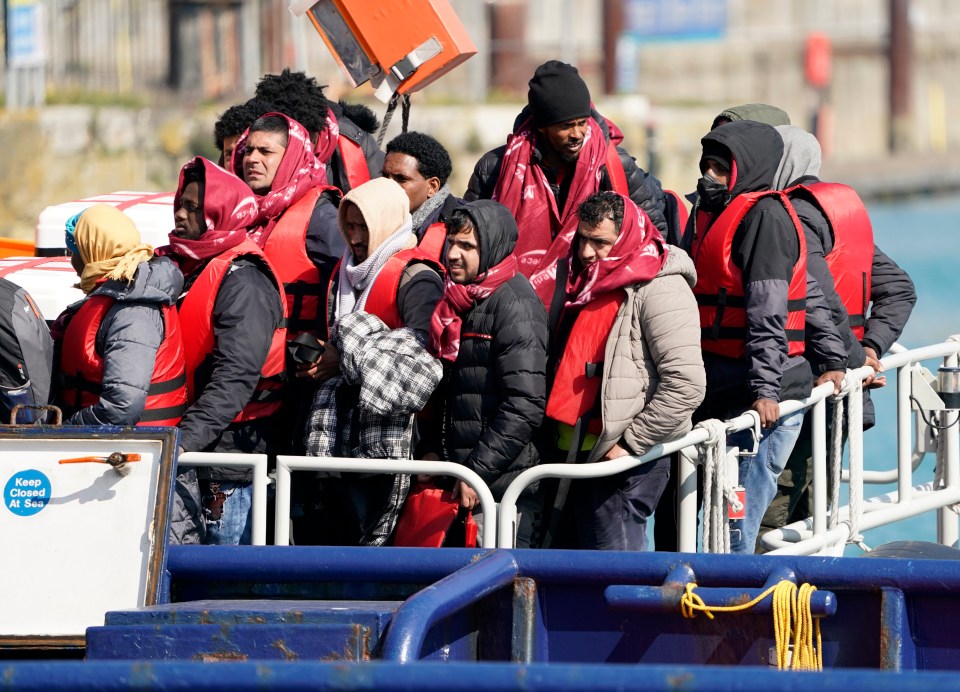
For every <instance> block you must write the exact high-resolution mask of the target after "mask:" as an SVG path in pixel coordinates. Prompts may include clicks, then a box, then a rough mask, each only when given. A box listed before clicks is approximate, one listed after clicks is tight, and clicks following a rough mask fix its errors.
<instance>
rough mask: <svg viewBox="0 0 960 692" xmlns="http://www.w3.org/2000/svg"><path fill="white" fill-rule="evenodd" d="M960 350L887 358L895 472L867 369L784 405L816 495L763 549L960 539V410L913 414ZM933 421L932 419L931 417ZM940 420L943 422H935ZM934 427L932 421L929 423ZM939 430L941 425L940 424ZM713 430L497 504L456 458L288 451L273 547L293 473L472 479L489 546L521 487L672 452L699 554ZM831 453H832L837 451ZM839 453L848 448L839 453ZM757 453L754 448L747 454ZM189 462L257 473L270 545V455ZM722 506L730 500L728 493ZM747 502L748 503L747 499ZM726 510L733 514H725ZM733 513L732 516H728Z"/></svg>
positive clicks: (730, 461) (510, 515)
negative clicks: (866, 436) (925, 466)
mask: <svg viewBox="0 0 960 692" xmlns="http://www.w3.org/2000/svg"><path fill="white" fill-rule="evenodd" d="M958 353H960V337H951V339H950V340H948V341H945V342H943V343H939V344H934V345H930V346H925V347H922V348H917V349H911V350H906V349H903V348H902V347H897V348H895V349H891V353H890V354H889V355H887V356H886V357H885V358H883V359H882V360H881V363H882V364H883V367H884V372H885V373H886V374H888V375H891V374H893V377H895V379H896V398H895V407H896V427H897V447H896V452H897V453H896V458H897V464H896V467H895V468H892V469H886V470H880V471H865V470H864V469H863V418H862V383H863V380H864V379H865V378H866V377H868V376H869V375H871V374H872V373H873V370H872V369H871V368H869V367H866V366H865V367H862V368H859V369H856V370H850V371H848V373H847V376H846V378H845V381H844V387H843V391H842V392H841V394H840V395H839V396H837V397H833V396H832V395H833V386H832V384H830V383H826V384H823V385H820V386H819V387H817V388H815V389H814V390H813V392H812V393H811V395H810V396H809V397H808V398H806V399H804V400H802V401H786V402H782V403H781V405H780V414H781V418H782V417H784V416H787V415H790V414H791V413H794V412H796V411H799V410H808V415H809V416H810V425H811V431H812V443H813V453H812V458H813V462H812V467H813V482H812V485H811V492H812V497H813V512H812V517H811V518H809V519H806V520H805V521H802V522H795V523H793V524H790V525H788V526H785V527H783V528H782V529H778V530H776V531H770V532H767V533H766V534H764V535H763V536H761V543H762V545H763V546H764V547H765V548H766V549H767V550H769V551H770V552H771V553H774V554H816V553H819V554H841V553H842V550H843V547H844V546H845V545H846V544H847V543H861V542H862V538H861V532H862V531H865V530H868V529H873V528H876V527H878V526H883V525H885V524H889V523H893V522H896V521H901V520H903V519H906V518H909V517H912V516H916V515H918V514H922V513H925V512H929V511H932V510H937V511H938V513H939V514H938V527H937V528H938V531H937V537H938V541H939V542H940V543H943V544H945V545H953V544H955V543H956V542H957V540H958V538H960V525H958V520H957V515H956V514H955V513H954V512H953V511H952V509H951V506H953V505H955V504H958V503H960V438H958V429H960V426H958V425H956V423H957V420H958V418H960V412H957V411H951V410H945V411H941V412H939V415H940V418H939V420H940V423H939V424H937V423H935V422H934V423H933V425H932V426H931V425H930V424H928V422H927V421H928V420H929V418H930V415H928V414H932V413H934V412H927V413H925V412H923V411H919V410H915V409H916V408H918V406H914V405H913V403H912V402H913V401H916V399H915V398H914V396H913V392H914V388H915V386H916V382H917V380H918V379H919V378H922V376H923V369H922V366H921V365H920V364H921V362H922V361H926V360H932V359H942V361H943V364H944V365H945V366H948V367H955V366H956V364H957V362H958ZM828 400H831V401H833V402H836V403H834V407H836V406H839V405H841V403H842V404H843V405H844V406H845V407H846V408H847V409H848V413H847V414H846V416H845V419H844V420H845V423H844V425H845V429H846V433H847V435H846V437H847V440H846V442H847V447H848V453H847V455H846V456H847V458H848V463H847V468H846V469H842V475H840V474H841V470H840V469H836V468H835V466H833V464H834V463H841V464H842V459H843V454H842V447H841V446H840V440H839V439H837V438H836V437H834V438H833V439H830V438H829V437H828V430H830V429H831V428H833V427H836V426H828V425H827V420H826V418H827V416H826V414H827V410H828V406H827V404H828ZM925 416H926V419H925ZM934 417H935V416H934ZM931 422H932V421H931ZM938 425H939V428H938V427H937V426H938ZM722 426H723V429H724V430H725V432H726V433H733V432H737V431H740V430H747V429H753V430H755V431H756V432H755V434H754V438H755V439H757V437H758V435H759V418H758V417H757V415H756V414H755V413H753V412H751V411H748V412H746V413H744V414H742V415H740V416H737V417H736V418H732V419H730V420H727V421H723V422H722ZM709 436H710V433H709V432H708V430H707V428H706V427H696V428H694V429H693V430H691V431H690V432H688V433H687V434H685V435H683V436H681V437H678V438H677V439H674V440H669V441H665V442H663V443H661V444H658V445H656V446H655V447H653V448H651V449H650V450H648V451H647V452H646V453H645V454H643V455H642V456H625V457H621V458H618V459H614V460H610V461H601V462H596V463H592V464H540V465H538V466H536V467H533V468H530V469H527V470H526V471H524V472H523V473H521V474H520V475H519V476H517V478H516V479H514V481H513V482H512V483H511V484H510V486H509V487H508V488H507V490H506V491H505V492H504V495H503V498H502V500H501V502H500V504H499V507H498V506H497V504H496V502H495V500H494V498H493V495H492V493H491V491H490V489H489V487H488V486H487V484H486V483H484V482H483V480H482V479H481V478H480V476H478V475H477V474H476V473H474V472H473V471H471V470H470V469H468V468H466V467H465V466H462V465H460V464H456V463H453V462H444V461H425V460H398V459H345V458H324V457H306V456H288V455H281V456H279V457H278V458H277V471H276V509H275V517H276V519H277V521H276V522H275V528H274V542H275V543H276V544H277V545H289V543H290V524H289V517H290V509H291V495H290V490H291V485H292V479H291V473H292V472H294V471H314V472H318V473H320V474H323V473H328V474H339V473H403V474H428V475H443V476H452V477H454V478H457V479H459V480H463V481H465V482H466V483H467V484H469V485H470V486H471V487H472V488H473V489H474V490H475V491H476V492H477V494H478V496H479V498H480V507H481V511H482V512H483V517H482V522H481V523H482V531H481V537H482V540H481V543H482V547H484V548H493V547H504V548H509V547H513V546H514V545H515V533H516V523H517V500H518V498H519V497H520V495H521V493H522V492H523V490H524V489H525V488H527V487H529V486H530V485H532V484H533V483H535V482H537V481H539V480H541V479H544V478H561V479H563V478H567V479H582V478H601V477H605V476H611V475H615V474H618V473H621V472H623V471H626V470H628V469H631V468H635V467H637V466H639V465H641V464H644V463H648V462H650V461H653V460H655V459H659V458H661V457H663V456H666V455H668V454H672V453H674V452H681V454H680V455H679V458H680V463H679V478H678V486H679V487H678V540H679V549H680V551H681V552H696V551H697V547H698V535H697V534H698V528H697V527H698V522H697V518H698V514H699V508H698V498H697V493H698V489H697V459H698V458H699V457H700V456H701V455H702V454H703V453H704V452H705V448H706V446H707V445H708V438H709ZM831 447H833V454H830V450H831ZM721 451H722V452H723V453H724V457H725V459H726V464H727V466H726V468H727V474H728V476H729V477H731V478H734V479H735V478H736V468H737V462H738V458H739V456H740V455H741V450H739V449H737V448H736V447H731V446H726V445H722V446H721ZM838 451H839V452H840V453H839V454H838ZM931 451H934V452H936V454H937V457H938V464H939V465H940V468H941V469H942V473H940V474H939V476H938V482H936V483H933V484H931V483H921V484H915V483H914V481H913V473H914V471H916V470H917V469H918V468H919V466H920V464H921V463H922V461H923V460H924V458H925V456H926V454H927V453H928V452H931ZM742 453H743V454H749V451H743V452H742ZM179 463H180V464H181V465H184V466H235V467H240V468H244V467H245V468H250V469H252V470H253V478H254V483H253V532H252V542H253V544H254V545H263V544H265V543H266V538H267V536H266V532H267V529H266V525H267V522H266V519H267V491H268V488H269V485H270V483H271V479H270V478H269V477H268V476H267V459H266V456H265V455H247V454H207V453H187V454H184V455H182V456H181V458H180V462H179ZM831 476H832V477H833V478H836V477H838V476H839V477H840V478H841V479H842V482H843V483H846V484H847V486H848V491H849V493H848V494H849V498H850V500H849V502H848V504H847V505H845V506H842V507H840V506H839V502H838V497H839V494H838V491H836V490H834V492H833V497H832V498H828V497H827V492H828V489H830V488H831V486H832V485H834V484H833V483H831V481H830V480H828V478H830V477H831ZM893 482H895V483H896V484H897V490H896V491H895V492H890V493H884V494H879V495H876V496H873V497H870V498H864V490H863V489H864V485H865V484H871V483H893ZM719 501H721V502H725V500H724V499H723V498H722V497H720V498H719ZM748 501H749V500H748ZM724 509H725V508H724ZM724 516H725V515H724Z"/></svg>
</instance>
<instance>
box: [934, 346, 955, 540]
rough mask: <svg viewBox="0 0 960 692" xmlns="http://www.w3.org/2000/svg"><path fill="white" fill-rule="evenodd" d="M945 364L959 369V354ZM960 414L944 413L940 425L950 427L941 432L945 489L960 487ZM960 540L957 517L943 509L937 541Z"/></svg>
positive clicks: (948, 357)
mask: <svg viewBox="0 0 960 692" xmlns="http://www.w3.org/2000/svg"><path fill="white" fill-rule="evenodd" d="M943 364H944V365H945V366H947V367H954V368H955V367H957V354H953V355H949V356H946V357H945V358H944V359H943ZM958 417H960V412H957V411H944V412H943V417H942V419H941V421H940V425H949V426H950V427H949V428H947V429H946V430H941V431H940V435H941V440H942V444H943V445H944V446H945V449H944V454H943V455H942V457H943V465H944V469H943V485H944V487H945V488H951V489H953V488H956V487H958V485H960V432H958V430H957V428H958V427H960V423H958V422H957V418H958ZM958 540H960V525H958V523H957V515H956V514H955V513H954V511H953V510H952V509H950V507H941V508H940V511H939V512H938V513H937V541H938V542H939V543H941V544H943V545H956V544H957V541H958Z"/></svg>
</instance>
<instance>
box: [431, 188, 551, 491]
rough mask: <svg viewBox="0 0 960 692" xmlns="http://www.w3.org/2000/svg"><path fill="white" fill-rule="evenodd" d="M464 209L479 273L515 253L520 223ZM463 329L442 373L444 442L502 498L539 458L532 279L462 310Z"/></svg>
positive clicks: (539, 359) (540, 320)
mask: <svg viewBox="0 0 960 692" xmlns="http://www.w3.org/2000/svg"><path fill="white" fill-rule="evenodd" d="M462 208H464V209H466V210H467V211H468V213H469V214H470V216H471V217H472V218H473V219H474V223H475V225H476V226H477V227H478V228H481V229H483V230H482V231H480V233H479V234H478V235H479V240H480V272H481V273H482V272H485V271H486V270H487V269H489V268H490V267H492V266H495V265H497V264H499V263H500V262H501V261H502V260H503V259H504V258H506V257H507V256H508V255H509V254H510V253H511V252H513V248H514V245H515V244H516V242H517V224H516V222H515V221H514V219H513V217H512V216H511V215H510V212H509V211H507V208H506V207H504V206H502V205H501V204H498V203H496V202H492V201H488V200H481V201H477V202H471V203H469V204H466V205H464V206H463V207H462ZM460 334H461V339H460V354H459V355H458V357H457V361H456V362H455V363H454V364H453V365H452V366H450V367H449V371H448V376H447V379H448V382H447V385H448V389H447V391H448V395H447V400H446V406H445V414H444V447H445V449H446V452H447V457H448V458H449V459H450V460H451V461H456V462H459V463H461V464H463V465H465V466H467V467H468V468H470V469H471V470H473V471H476V472H477V473H478V474H479V475H480V477H481V478H483V480H484V481H485V482H486V483H487V484H488V485H489V486H490V489H491V490H492V491H493V495H494V497H495V498H496V499H497V500H499V499H500V498H501V497H503V493H504V491H505V490H506V489H507V486H508V485H509V484H510V482H511V481H512V480H513V479H514V478H515V477H516V476H517V475H518V474H519V473H520V472H521V471H523V470H524V469H527V468H530V467H531V466H535V465H536V464H537V463H539V461H540V457H539V455H538V453H537V450H536V448H535V447H534V444H533V441H532V440H533V438H534V433H535V432H536V430H537V429H538V428H539V427H540V424H541V422H542V421H543V411H544V407H545V406H546V388H547V384H546V365H547V315H546V311H545V310H544V308H543V304H542V303H541V302H540V299H539V298H538V297H537V294H536V293H534V291H533V287H532V286H531V285H530V282H529V281H527V279H526V278H525V277H524V276H523V275H522V274H517V275H516V276H514V277H513V278H512V279H510V280H509V281H507V282H505V283H504V284H502V285H501V286H500V287H499V288H497V290H496V291H494V292H493V294H492V295H491V296H490V297H489V298H487V299H486V300H483V301H481V302H479V303H478V304H477V305H476V306H475V307H474V308H473V309H472V310H470V311H469V312H468V313H467V314H465V315H464V316H463V327H462V328H461V330H460ZM534 489H535V488H533V487H531V488H528V490H527V492H533V490H534Z"/></svg>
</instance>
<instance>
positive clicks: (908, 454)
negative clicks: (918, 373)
mask: <svg viewBox="0 0 960 692" xmlns="http://www.w3.org/2000/svg"><path fill="white" fill-rule="evenodd" d="M911 367H912V366H911V365H904V366H903V367H900V368H898V369H897V492H898V494H897V502H898V503H900V504H904V503H907V502H909V501H910V498H911V497H912V496H913V463H912V462H913V454H912V450H911V449H910V447H911V443H910V441H911V438H912V434H911V425H910V419H911V415H910V390H911V383H910V368H911Z"/></svg>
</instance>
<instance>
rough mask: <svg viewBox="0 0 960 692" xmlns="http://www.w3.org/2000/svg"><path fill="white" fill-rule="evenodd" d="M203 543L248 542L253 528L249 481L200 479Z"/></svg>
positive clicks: (244, 543) (251, 486)
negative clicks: (204, 535)
mask: <svg viewBox="0 0 960 692" xmlns="http://www.w3.org/2000/svg"><path fill="white" fill-rule="evenodd" d="M200 492H201V495H202V497H203V514H204V517H205V519H206V524H207V536H206V538H205V539H204V541H203V542H204V543H206V544H207V545H250V539H251V533H252V530H253V484H252V483H237V482H234V481H210V480H203V481H200Z"/></svg>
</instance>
